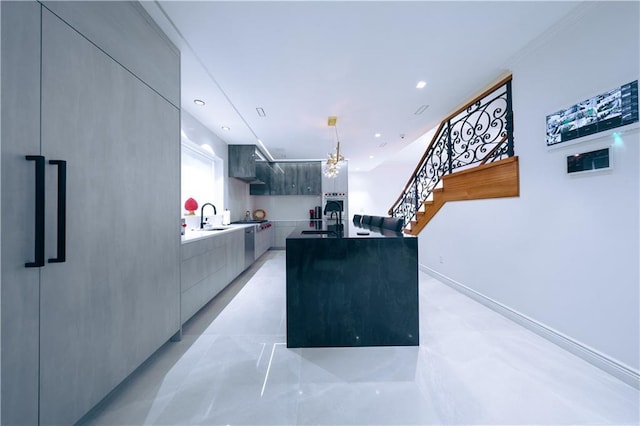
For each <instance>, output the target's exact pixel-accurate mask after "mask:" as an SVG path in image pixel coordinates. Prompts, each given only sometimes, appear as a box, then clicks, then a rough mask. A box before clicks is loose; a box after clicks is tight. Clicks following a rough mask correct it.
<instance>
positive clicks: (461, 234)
mask: <svg viewBox="0 0 640 426" xmlns="http://www.w3.org/2000/svg"><path fill="white" fill-rule="evenodd" d="M576 12H577V13H575V14H573V15H572V16H571V17H570V18H569V19H568V20H566V21H565V22H561V23H560V24H559V25H558V26H555V27H554V28H552V29H551V30H550V31H548V32H547V33H546V34H545V35H544V36H543V38H542V39H538V40H537V41H535V42H534V43H532V44H531V45H530V46H528V47H527V48H526V49H525V50H524V51H523V52H521V53H520V54H518V55H517V57H515V58H513V59H512V61H511V63H509V64H507V68H510V69H511V70H512V71H513V108H514V116H515V122H514V135H515V150H516V154H517V155H518V156H519V157H520V191H521V195H520V197H519V198H512V199H500V200H482V201H468V202H458V203H449V204H447V205H445V207H444V208H443V209H442V210H441V211H440V212H439V213H438V214H437V215H436V217H435V218H434V220H433V221H432V222H431V223H430V224H429V225H428V226H427V227H426V228H425V230H423V232H422V233H421V234H420V237H419V250H420V263H421V264H423V265H426V266H427V267H429V268H432V269H433V270H435V271H437V272H439V273H441V274H443V275H445V276H447V277H448V278H450V279H452V280H455V281H457V282H459V283H461V284H463V285H465V286H467V287H470V288H471V289H473V290H475V291H477V292H479V293H481V294H483V295H485V296H487V297H489V298H491V299H494V300H495V301H497V302H499V303H502V304H504V305H506V306H508V307H509V308H511V309H514V310H516V311H518V312H520V313H522V314H524V315H526V316H529V317H530V318H532V319H534V320H535V321H538V322H539V323H542V324H544V325H546V326H547V327H550V328H551V329H554V330H556V331H558V332H560V333H563V334H565V335H566V336H568V337H569V338H570V339H573V340H575V341H577V342H579V343H581V344H583V345H586V346H588V347H591V348H593V349H595V350H596V351H599V352H600V353H602V354H604V355H605V356H607V357H609V358H610V359H613V360H615V361H616V362H618V363H621V364H625V365H626V366H628V367H631V368H632V369H634V370H636V371H637V370H638V368H639V365H638V364H639V359H640V353H639V346H640V342H639V336H640V329H639V324H640V318H639V313H638V303H639V289H638V287H639V282H640V275H639V269H638V268H639V266H638V264H639V258H640V253H639V248H638V245H639V201H638V195H639V184H638V182H639V171H638V168H639V166H638V164H639V162H640V161H639V157H640V147H639V145H640V132H639V131H638V130H635V131H632V132H628V133H625V134H623V135H622V137H621V139H620V140H619V141H618V142H617V143H615V144H614V147H613V154H614V159H615V167H614V169H613V170H612V171H610V172H599V173H593V174H587V175H582V176H568V175H567V174H566V160H565V159H566V156H567V155H570V154H573V153H576V152H585V151H589V150H591V149H593V148H596V147H603V146H607V145H610V144H612V143H613V142H614V140H613V137H612V136H611V134H612V132H608V133H604V134H603V136H602V138H600V139H597V140H594V141H589V142H583V143H579V144H575V145H572V146H569V147H565V148H562V149H557V150H552V151H549V150H547V149H546V147H545V116H546V115H547V114H549V113H551V112H554V111H556V110H558V109H560V108H564V107H568V106H570V105H573V104H574V103H576V102H578V101H581V100H584V99H586V98H588V97H590V96H593V95H596V94H598V93H601V92H603V91H606V90H609V89H612V88H614V87H616V86H619V85H621V84H624V83H628V82H630V81H633V80H636V79H638V78H639V76H640V70H639V63H640V58H639V51H640V41H639V40H640V30H639V16H640V4H639V3H637V2H625V3H615V2H598V3H595V2H586V3H585V4H583V5H581V6H580V7H579V8H578V9H577V11H576Z"/></svg>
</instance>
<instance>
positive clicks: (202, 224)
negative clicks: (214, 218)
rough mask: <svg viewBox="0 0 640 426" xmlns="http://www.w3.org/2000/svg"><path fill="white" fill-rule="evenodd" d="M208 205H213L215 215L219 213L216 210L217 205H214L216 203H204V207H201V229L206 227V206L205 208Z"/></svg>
mask: <svg viewBox="0 0 640 426" xmlns="http://www.w3.org/2000/svg"><path fill="white" fill-rule="evenodd" d="M206 206H211V207H213V214H214V215H217V214H218V212H216V206H214V205H213V204H211V203H204V204H203V205H202V207H201V208H200V229H204V208H205V207H206Z"/></svg>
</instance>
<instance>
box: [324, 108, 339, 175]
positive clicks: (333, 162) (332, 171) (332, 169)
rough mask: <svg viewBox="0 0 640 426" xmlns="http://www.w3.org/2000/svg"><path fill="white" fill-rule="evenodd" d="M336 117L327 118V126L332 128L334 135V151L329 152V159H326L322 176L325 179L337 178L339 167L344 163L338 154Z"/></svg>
mask: <svg viewBox="0 0 640 426" xmlns="http://www.w3.org/2000/svg"><path fill="white" fill-rule="evenodd" d="M337 120H338V117H334V116H332V117H329V120H328V125H329V126H330V127H333V129H334V130H335V133H336V151H335V152H330V153H329V157H328V158H327V164H325V166H324V175H325V176H326V177H330V178H334V177H336V176H338V172H340V166H342V163H343V161H344V157H343V156H342V154H340V138H339V137H338V127H337V126H336V121H337Z"/></svg>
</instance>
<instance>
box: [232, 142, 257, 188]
mask: <svg viewBox="0 0 640 426" xmlns="http://www.w3.org/2000/svg"><path fill="white" fill-rule="evenodd" d="M259 158H260V156H259V155H258V153H257V147H256V146H255V145H229V177H233V178H236V179H240V180H242V181H245V182H247V183H249V182H254V181H256V180H257V177H256V160H258V159H259Z"/></svg>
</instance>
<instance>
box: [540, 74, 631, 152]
mask: <svg viewBox="0 0 640 426" xmlns="http://www.w3.org/2000/svg"><path fill="white" fill-rule="evenodd" d="M636 122H638V80H636V81H633V82H631V83H627V84H624V85H622V86H620V87H616V88H615V89H611V90H609V91H608V92H605V93H602V94H600V95H597V96H594V97H592V98H590V99H587V100H584V101H582V102H579V103H577V104H575V105H573V106H571V107H569V108H567V109H563V110H560V111H557V112H554V113H553V114H550V115H548V116H547V146H554V145H558V144H561V143H563V142H567V141H570V140H573V139H577V138H581V137H583V136H587V135H592V134H594V133H598V132H602V131H605V130H609V129H614V128H616V127H620V126H626V125H628V124H632V123H636Z"/></svg>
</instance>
